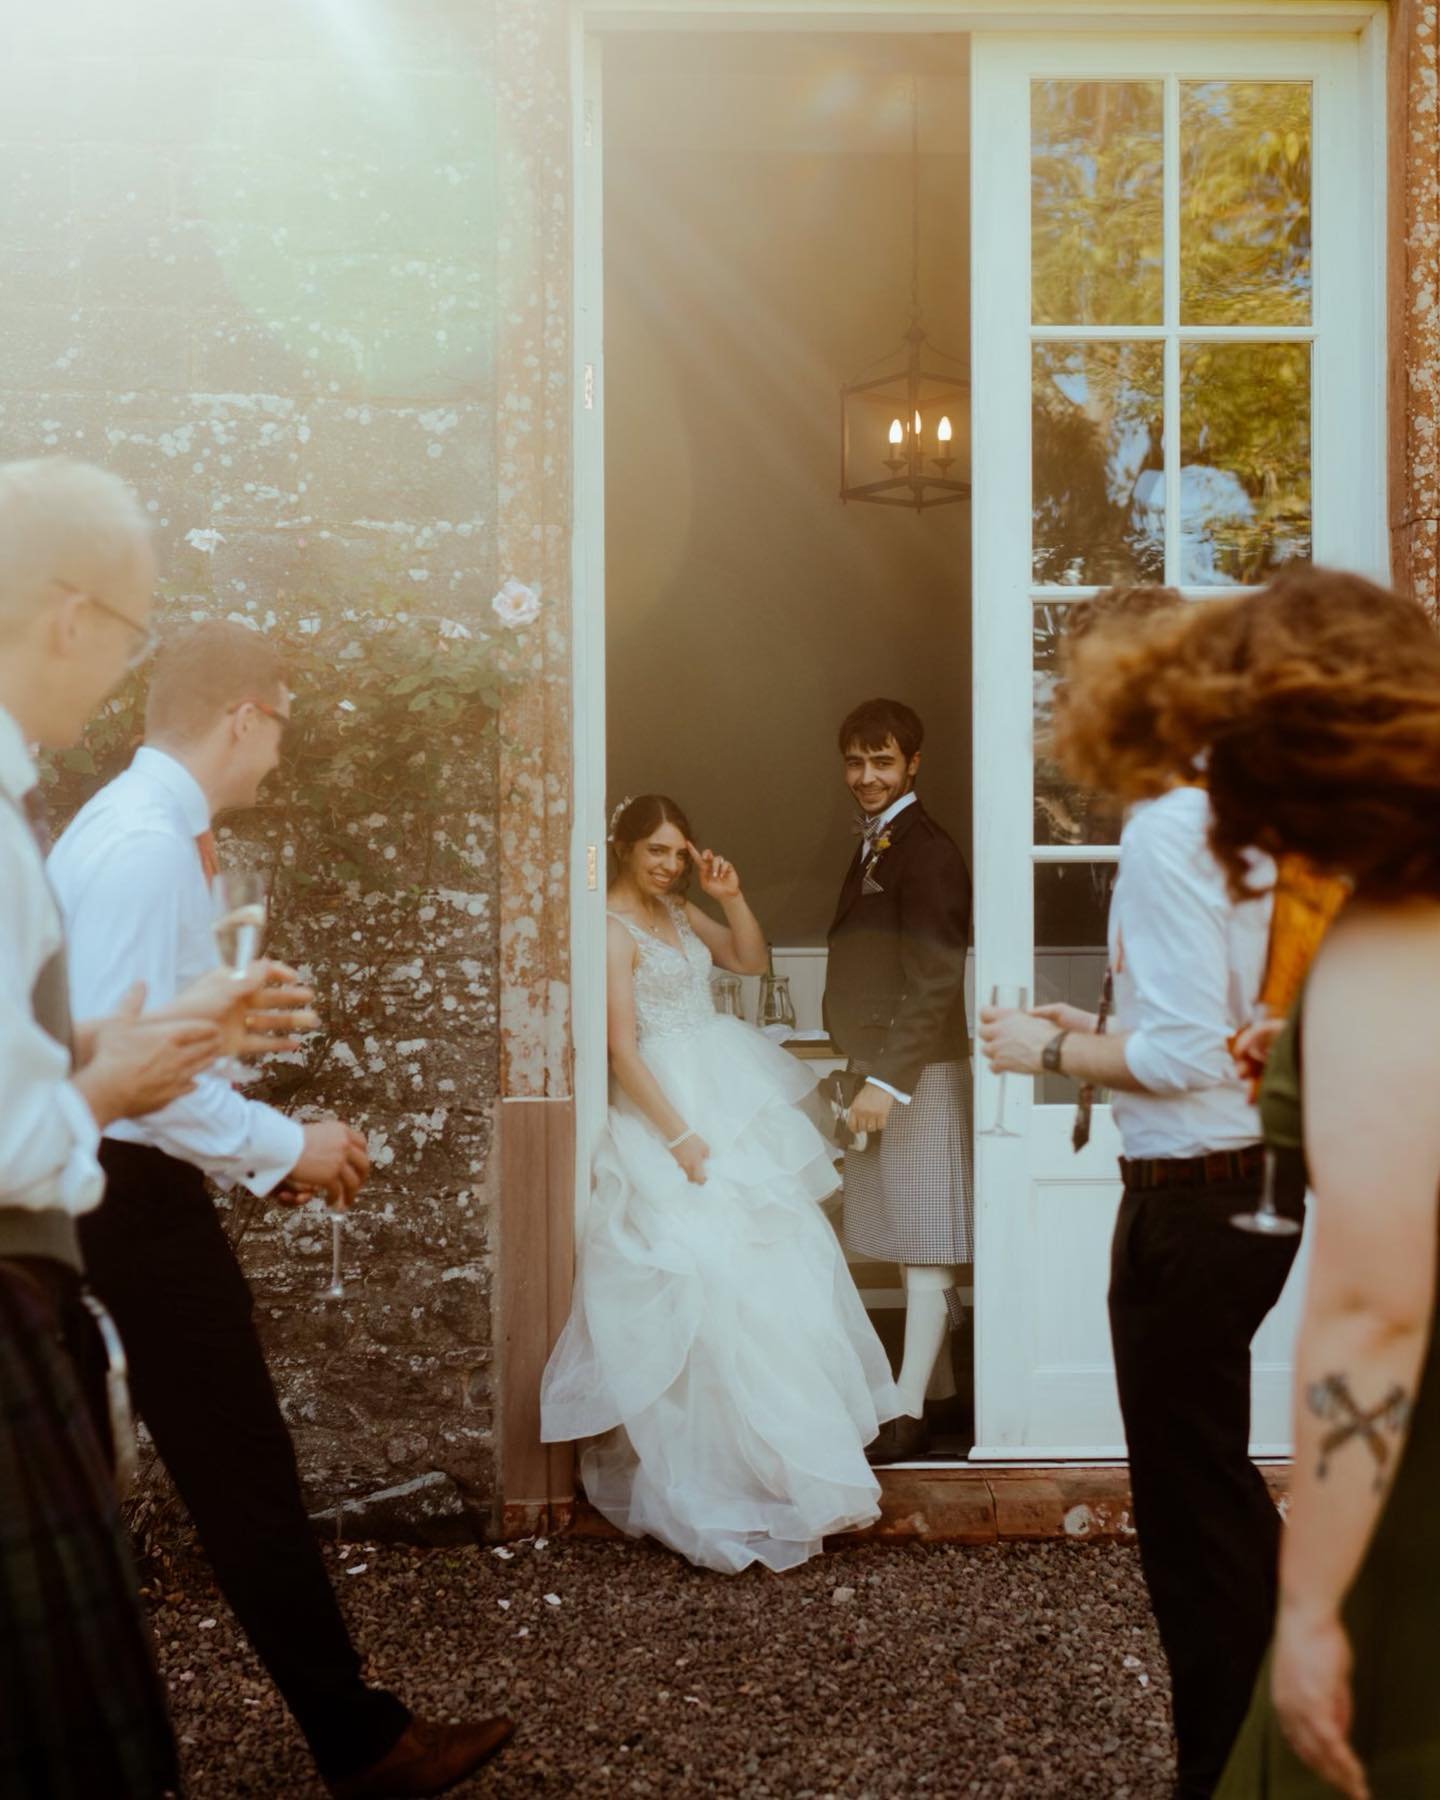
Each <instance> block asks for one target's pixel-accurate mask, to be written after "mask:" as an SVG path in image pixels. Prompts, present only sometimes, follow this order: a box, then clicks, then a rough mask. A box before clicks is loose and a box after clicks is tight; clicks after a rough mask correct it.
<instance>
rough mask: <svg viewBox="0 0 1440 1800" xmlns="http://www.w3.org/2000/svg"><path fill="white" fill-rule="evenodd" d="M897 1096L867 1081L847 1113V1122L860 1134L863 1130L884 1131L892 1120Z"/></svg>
mask: <svg viewBox="0 0 1440 1800" xmlns="http://www.w3.org/2000/svg"><path fill="white" fill-rule="evenodd" d="M894 1104H895V1096H894V1095H893V1094H888V1093H886V1091H885V1089H884V1088H879V1087H876V1086H875V1084H874V1082H873V1081H867V1082H866V1083H865V1085H864V1087H863V1088H861V1090H860V1092H859V1093H858V1094H857V1095H856V1096H855V1102H854V1105H852V1106H851V1108H850V1111H849V1112H848V1113H847V1114H846V1115H845V1123H846V1124H847V1125H848V1126H849V1127H850V1129H851V1130H852V1131H853V1132H855V1133H856V1135H857V1136H858V1135H859V1133H860V1132H862V1131H883V1130H884V1129H885V1127H886V1125H887V1124H889V1122H890V1111H891V1108H892V1107H893V1106H894Z"/></svg>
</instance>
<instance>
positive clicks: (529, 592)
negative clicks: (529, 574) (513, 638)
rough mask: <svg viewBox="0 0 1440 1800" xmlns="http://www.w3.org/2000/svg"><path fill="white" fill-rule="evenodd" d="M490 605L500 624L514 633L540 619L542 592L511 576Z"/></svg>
mask: <svg viewBox="0 0 1440 1800" xmlns="http://www.w3.org/2000/svg"><path fill="white" fill-rule="evenodd" d="M490 605H491V607H492V608H493V609H494V613H495V617H496V618H497V619H498V620H499V621H500V623H501V624H502V625H507V626H509V628H510V629H511V630H512V631H514V630H516V629H518V628H519V627H520V626H522V625H530V624H533V623H534V621H535V620H536V619H537V618H539V616H540V590H539V589H538V588H529V587H526V585H525V583H524V582H523V581H516V580H515V578H514V577H513V576H511V578H510V579H509V580H508V581H507V582H506V583H505V585H504V586H503V587H502V588H501V589H500V592H499V593H498V594H497V595H496V596H495V598H494V599H493V600H492V601H491V602H490Z"/></svg>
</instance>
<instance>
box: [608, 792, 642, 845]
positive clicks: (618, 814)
mask: <svg viewBox="0 0 1440 1800" xmlns="http://www.w3.org/2000/svg"><path fill="white" fill-rule="evenodd" d="M634 804H635V796H634V795H633V794H627V795H626V796H625V798H624V799H623V800H622V801H621V802H620V804H619V805H618V806H617V807H616V808H615V810H614V812H612V813H611V815H610V823H609V824H608V825H607V826H606V827H605V842H606V843H607V844H613V843H614V842H615V827H616V826H617V825H618V824H619V823H620V821H621V819H622V818H623V817H624V814H625V808H626V807H627V806H633V805H634Z"/></svg>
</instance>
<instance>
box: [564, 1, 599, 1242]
mask: <svg viewBox="0 0 1440 1800" xmlns="http://www.w3.org/2000/svg"><path fill="white" fill-rule="evenodd" d="M571 57H572V67H571V95H572V101H573V108H574V127H573V131H572V134H571V141H572V144H573V146H574V185H575V197H576V206H575V216H576V231H577V236H576V244H575V336H574V344H573V346H572V354H573V359H574V371H575V378H574V383H573V386H574V393H575V402H574V417H573V422H572V426H571V430H572V433H573V437H572V447H573V460H574V479H575V490H574V493H575V500H574V506H575V513H574V523H573V536H572V540H571V556H572V579H573V584H574V589H573V602H572V619H571V632H572V642H573V657H574V667H573V676H572V679H573V682H574V691H573V694H572V706H573V708H574V712H573V721H574V723H573V730H574V767H573V792H574V796H575V815H574V821H573V825H572V828H571V856H570V870H571V877H570V1006H571V1029H572V1031H573V1034H574V1043H575V1077H574V1080H575V1218H576V1225H577V1230H578V1229H579V1228H580V1226H581V1224H582V1222H583V1219H584V1215H585V1209H586V1208H587V1207H588V1205H589V1203H590V1162H591V1156H592V1154H593V1151H594V1147H595V1143H596V1140H597V1138H598V1136H599V1133H600V1131H601V1128H602V1127H603V1126H604V1123H605V1109H606V1106H607V1104H608V1102H609V1065H608V1059H607V1055H606V1048H605V880H606V860H607V859H606V855H605V425H604V418H605V414H604V393H605V383H604V362H603V354H604V335H603V319H602V310H601V309H602V299H603V295H604V258H603V243H602V221H603V218H604V206H603V187H602V160H601V159H602V153H603V143H604V136H603V132H602V129H601V122H602V114H601V110H600V100H601V94H600V58H601V44H600V40H599V38H597V37H595V36H593V35H592V34H589V33H587V32H586V31H585V30H584V29H583V27H582V25H581V23H580V22H579V21H578V20H577V21H576V23H575V27H574V31H573V34H572V40H571ZM587 371H589V373H588V374H587ZM592 850H593V852H594V855H595V861H596V864H597V874H598V881H597V883H596V886H595V887H594V888H591V887H590V885H589V880H588V869H589V866H590V861H591V852H592Z"/></svg>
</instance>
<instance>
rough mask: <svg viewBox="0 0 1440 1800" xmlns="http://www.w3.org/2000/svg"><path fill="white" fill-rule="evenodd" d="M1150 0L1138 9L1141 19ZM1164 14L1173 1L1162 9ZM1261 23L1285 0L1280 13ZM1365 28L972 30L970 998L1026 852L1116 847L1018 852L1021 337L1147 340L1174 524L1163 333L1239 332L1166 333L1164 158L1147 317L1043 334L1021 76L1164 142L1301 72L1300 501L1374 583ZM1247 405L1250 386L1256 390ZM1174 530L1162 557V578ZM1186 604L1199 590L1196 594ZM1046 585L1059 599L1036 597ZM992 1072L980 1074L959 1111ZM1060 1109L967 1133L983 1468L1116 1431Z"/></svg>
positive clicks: (1026, 614)
mask: <svg viewBox="0 0 1440 1800" xmlns="http://www.w3.org/2000/svg"><path fill="white" fill-rule="evenodd" d="M1161 10H1162V9H1158V8H1157V9H1154V11H1152V13H1151V18H1150V23H1151V24H1152V25H1153V24H1154V22H1155V17H1156V15H1157V13H1159V12H1160V11H1161ZM1163 10H1165V11H1167V12H1168V11H1169V10H1170V9H1163ZM1274 10H1275V12H1276V14H1277V16H1278V13H1279V11H1280V9H1274ZM1374 43H1375V34H1374V33H1373V32H1368V33H1367V34H1366V36H1365V37H1364V38H1362V37H1360V36H1358V35H1355V34H1350V35H1348V36H1341V35H1328V36H1314V35H1294V36H1283V35H1276V36H1273V37H1264V38H1260V37H1246V36H1244V35H1241V34H1234V33H1231V34H1227V35H1225V36H1213V37H1212V36H1202V35H1199V34H1192V35H1188V36H1181V35H1178V34H1174V35H1169V34H1167V35H1156V34H1153V33H1152V34H1150V35H1146V34H1144V33H1140V32H1136V33H1132V34H1130V35H1127V36H1125V37H1117V36H1111V35H1101V34H1095V33H1092V34H1085V35H1082V34H1079V33H1075V34H1051V35H1047V36H1038V35H1031V34H1029V33H1025V34H1022V33H1019V32H1015V33H1007V34H1005V35H1003V36H1001V35H991V34H988V33H984V32H978V33H977V35H976V37H975V39H974V41H973V44H972V49H971V69H972V83H973V121H974V124H973V132H974V141H973V147H972V155H971V171H972V199H971V209H972V219H973V221H974V224H973V231H974V237H973V242H972V267H973V268H974V270H975V271H976V279H975V284H974V295H973V312H972V317H973V331H974V341H973V344H972V352H971V367H972V370H973V372H974V374H973V380H974V388H973V405H974V419H973V426H972V438H973V443H974V446H975V449H974V469H975V475H974V481H975V499H974V517H975V540H974V542H975V551H974V554H975V595H976V609H975V665H974V666H975V768H976V782H975V873H976V942H977V947H978V962H979V966H978V970H977V984H976V986H977V993H978V994H979V995H980V996H982V997H984V996H987V995H988V993H989V990H990V986H991V984H992V983H995V982H1009V983H1015V982H1024V983H1026V985H1027V986H1028V985H1030V983H1031V982H1032V981H1033V979H1034V969H1035V957H1034V949H1033V941H1032V935H1033V917H1034V897H1033V887H1034V875H1035V869H1036V867H1037V866H1039V865H1040V864H1043V863H1073V862H1077V861H1085V860H1089V859H1091V858H1093V859H1095V860H1106V859H1108V858H1111V857H1113V855H1114V851H1113V849H1112V850H1108V851H1107V850H1100V849H1071V848H1067V847H1040V848H1033V847H1032V844H1031V841H1030V830H1031V828H1030V819H1031V804H1030V801H1031V793H1030V790H1031V767H1032V746H1031V721H1030V684H1031V622H1030V608H1031V601H1032V597H1033V596H1037V595H1039V594H1040V593H1041V590H1037V589H1035V588H1033V587H1032V584H1031V581H1030V566H1029V564H1030V539H1031V532H1030V437H1029V421H1030V404H1029V396H1030V346H1031V343H1032V341H1034V340H1035V339H1038V338H1042V337H1043V338H1048V339H1054V338H1056V337H1077V338H1078V337H1091V338H1103V337H1116V336H1129V335H1134V336H1137V337H1138V336H1145V337H1148V338H1151V339H1154V338H1155V337H1157V336H1158V337H1162V338H1164V340H1165V344H1166V376H1167V421H1166V434H1165V435H1166V447H1167V462H1168V469H1167V489H1168V496H1167V497H1168V501H1169V506H1168V509H1167V510H1168V513H1169V517H1170V519H1171V520H1172V522H1176V523H1178V515H1177V511H1176V508H1177V503H1178V499H1179V481H1178V475H1179V454H1178V453H1179V433H1178V424H1177V419H1178V408H1176V407H1175V396H1176V394H1177V393H1178V375H1179V341H1180V338H1181V337H1182V336H1183V337H1190V336H1192V335H1193V336H1197V337H1198V336H1201V335H1203V336H1205V337H1207V338H1213V337H1215V336H1225V335H1231V336H1233V337H1235V338H1236V339H1237V340H1240V341H1244V340H1245V339H1250V340H1252V341H1253V340H1254V339H1255V338H1257V337H1261V336H1265V337H1272V336H1285V335H1287V334H1285V333H1279V332H1265V333H1261V332H1256V331H1250V330H1245V329H1237V330H1236V331H1234V332H1232V333H1229V334H1226V333H1225V332H1223V331H1220V332H1217V331H1215V330H1214V329H1213V328H1212V329H1208V330H1206V331H1205V332H1203V333H1201V332H1195V333H1191V332H1189V331H1188V330H1186V331H1183V332H1182V331H1181V330H1180V328H1179V319H1178V303H1179V302H1178V253H1179V232H1178V218H1177V214H1176V204H1177V201H1178V192H1179V189H1178V177H1177V176H1176V175H1175V174H1174V173H1173V172H1172V171H1170V170H1167V181H1166V190H1167V202H1168V206H1167V212H1168V217H1167V221H1166V233H1165V242H1166V253H1167V254H1166V282H1165V311H1164V324H1163V326H1162V327H1159V328H1154V329H1151V330H1147V331H1144V332H1136V333H1134V334H1130V333H1126V332H1123V331H1110V330H1091V331H1079V330H1077V331H1075V332H1066V331H1062V330H1059V329H1056V328H1053V327H1052V328H1046V329H1044V330H1043V331H1041V330H1036V331H1032V330H1031V328H1030V327H1029V325H1028V323H1027V321H1028V318H1029V310H1030V308H1029V216H1030V188H1029V148H1030V147H1029V112H1030V106H1029V88H1030V82H1031V80H1032V79H1033V78H1037V77H1046V76H1058V77H1063V78H1069V79H1086V78H1095V79H1100V78H1105V77H1110V78H1125V77H1154V78H1163V79H1164V81H1165V84H1166V95H1165V103H1166V104H1165V121H1166V128H1165V138H1166V144H1167V149H1168V151H1169V153H1170V155H1171V156H1173V155H1174V152H1175V148H1176V143H1177V121H1178V98H1179V90H1178V83H1179V81H1180V80H1181V79H1185V78H1207V77H1209V78H1217V79H1223V78H1234V79H1296V80H1305V81H1308V82H1310V83H1311V84H1312V92H1313V114H1312V129H1313V134H1314V162H1313V167H1314V189H1313V204H1314V263H1313V280H1314V286H1313V292H1314V320H1313V328H1312V329H1311V330H1310V331H1296V332H1293V333H1290V334H1288V335H1289V336H1291V337H1292V338H1296V339H1303V340H1308V341H1310V342H1311V344H1312V355H1313V359H1314V364H1313V367H1314V389H1313V402H1312V507H1313V517H1314V545H1315V556H1316V560H1317V561H1321V562H1326V563H1331V564H1338V565H1343V566H1346V567H1350V568H1355V569H1358V570H1361V571H1362V572H1364V573H1367V574H1372V575H1377V576H1379V577H1381V578H1382V579H1383V578H1384V574H1385V569H1386V556H1385V541H1386V534H1385V508H1384V485H1383V484H1384V455H1383V405H1382V397H1383V392H1384V381H1383V371H1384V362H1383V356H1384V312H1383V307H1382V304H1381V292H1380V288H1379V285H1378V283H1377V281H1376V278H1375V274H1374V271H1375V270H1376V269H1377V268H1380V267H1381V266H1383V245H1382V242H1381V232H1382V229H1383V225H1382V221H1383V216H1384V208H1383V184H1382V180H1381V168H1382V164H1381V161H1380V158H1379V153H1380V149H1381V147H1382V145H1383V136H1382V134H1381V132H1380V131H1379V130H1378V129H1377V125H1376V121H1375V119H1374V117H1373V108H1374V105H1375V97H1376V93H1377V88H1376V84H1375V81H1374V79H1373V64H1374V60H1375V51H1374ZM1257 403H1263V401H1257ZM1177 535H1178V534H1177V532H1176V529H1175V523H1172V527H1171V532H1170V534H1169V545H1168V555H1167V568H1168V569H1169V571H1170V573H1171V574H1172V575H1173V574H1174V573H1176V572H1177V571H1178V563H1177V559H1176V553H1175V543H1176V539H1177ZM1193 591H1194V592H1195V593H1196V595H1197V597H1198V596H1203V595H1204V594H1206V593H1207V592H1208V593H1209V594H1210V595H1212V596H1213V594H1214V593H1215V591H1216V590H1203V589H1196V590H1193ZM1043 596H1044V598H1046V599H1053V598H1057V597H1059V596H1057V595H1056V594H1055V592H1054V590H1053V589H1051V590H1044V591H1043ZM995 1095H996V1082H995V1080H994V1078H993V1077H992V1076H991V1075H990V1074H989V1073H988V1071H983V1072H981V1073H979V1074H978V1075H977V1109H976V1116H977V1123H978V1124H979V1125H981V1126H984V1125H987V1124H989V1123H990V1121H991V1120H992V1119H993V1116H994V1110H995ZM1072 1110H1073V1109H1072V1107H1071V1106H1070V1105H1065V1106H1047V1105H1039V1104H1036V1103H1035V1101H1034V1098H1033V1094H1032V1084H1031V1083H1030V1082H1028V1081H1024V1080H1016V1079H1014V1078H1011V1080H1010V1082H1009V1084H1008V1093H1007V1103H1006V1117H1007V1123H1009V1124H1010V1125H1011V1126H1012V1127H1014V1128H1015V1129H1017V1130H1018V1131H1019V1132H1020V1133H1021V1135H1020V1136H1019V1137H1016V1138H994V1137H986V1136H981V1137H979V1138H978V1139H977V1145H976V1148H977V1153H978V1213H979V1216H978V1219H977V1234H978V1248H977V1258H978V1260H977V1279H976V1302H977V1332H976V1356H977V1447H976V1450H975V1452H974V1454H975V1457H976V1458H977V1459H978V1460H982V1461H997V1460H998V1461H1004V1460H1013V1459H1014V1458H1016V1457H1028V1456H1035V1457H1040V1456H1044V1457H1047V1458H1053V1457H1063V1456H1070V1457H1076V1458H1092V1457H1096V1456H1110V1455H1116V1454H1119V1453H1120V1452H1121V1450H1122V1446H1123V1436H1122V1431H1121V1426H1120V1419H1119V1413H1118V1408H1117V1405H1116V1401H1115V1392H1114V1378H1113V1371H1112V1365H1111V1357H1110V1345H1109V1331H1108V1323H1107V1319H1106V1308H1105V1295H1106V1288H1107V1283H1108V1254H1109V1240H1110V1231H1111V1225H1112V1222H1113V1219H1114V1212H1115V1206H1116V1202H1117V1198H1118V1194H1119V1183H1118V1179H1117V1177H1116V1170H1115V1160H1114V1159H1115V1156H1116V1154H1117V1152H1118V1148H1119V1146H1118V1139H1117V1134H1116V1132H1115V1130H1114V1126H1113V1123H1112V1121H1111V1118H1110V1115H1109V1110H1108V1108H1105V1109H1097V1111H1096V1114H1095V1121H1094V1130H1093V1135H1092V1138H1091V1142H1090V1144H1089V1145H1088V1146H1087V1148H1086V1149H1085V1151H1084V1152H1083V1153H1081V1154H1080V1155H1079V1156H1076V1155H1075V1154H1073V1152H1072V1150H1071V1148H1070V1142H1069V1134H1070V1126H1071V1120H1072ZM1299 1285H1300V1273H1299V1271H1298V1270H1297V1278H1296V1279H1293V1280H1292V1282H1291V1285H1290V1287H1289V1289H1288V1290H1287V1293H1286V1296H1285V1298H1284V1299H1283V1300H1282V1302H1281V1305H1280V1306H1279V1307H1278V1308H1277V1309H1276V1312H1275V1314H1274V1315H1272V1317H1271V1319H1270V1320H1269V1321H1267V1323H1266V1325H1265V1327H1264V1328H1263V1329H1262V1331H1261V1333H1260V1335H1259V1337H1258V1338H1257V1341H1256V1359H1255V1360H1256V1373H1255V1388H1254V1415H1253V1419H1254V1436H1255V1439H1256V1441H1257V1445H1258V1446H1263V1447H1264V1448H1266V1449H1268V1450H1270V1451H1271V1452H1273V1451H1275V1450H1277V1449H1280V1448H1283V1447H1284V1446H1285V1444H1286V1443H1287V1442H1288V1440H1289V1383H1290V1355H1291V1343H1292V1338H1293V1331H1294V1325H1295V1319H1296V1314H1297V1310H1298V1292H1299Z"/></svg>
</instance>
